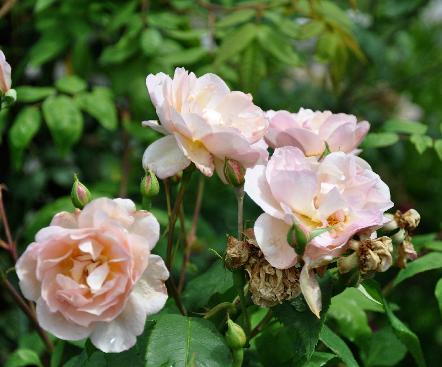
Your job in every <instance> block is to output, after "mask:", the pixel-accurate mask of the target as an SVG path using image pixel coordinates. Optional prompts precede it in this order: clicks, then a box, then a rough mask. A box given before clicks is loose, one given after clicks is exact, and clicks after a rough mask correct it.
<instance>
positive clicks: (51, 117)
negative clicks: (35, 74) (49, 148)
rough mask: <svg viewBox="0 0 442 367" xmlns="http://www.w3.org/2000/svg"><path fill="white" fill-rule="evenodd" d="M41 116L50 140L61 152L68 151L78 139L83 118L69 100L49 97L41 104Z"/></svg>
mask: <svg viewBox="0 0 442 367" xmlns="http://www.w3.org/2000/svg"><path fill="white" fill-rule="evenodd" d="M43 115H44V118H45V120H46V123H47V125H48V127H49V130H50V131H51V135H52V138H53V139H54V141H55V143H56V144H57V146H58V147H59V148H60V150H61V151H62V152H66V151H68V150H69V149H70V147H71V146H72V145H73V144H75V143H76V142H77V141H78V140H79V139H80V137H81V133H82V132H83V116H82V115H81V112H80V110H79V109H78V107H77V105H76V104H75V102H74V101H73V100H72V99H71V98H69V97H67V96H57V97H49V98H48V99H46V100H45V101H44V102H43Z"/></svg>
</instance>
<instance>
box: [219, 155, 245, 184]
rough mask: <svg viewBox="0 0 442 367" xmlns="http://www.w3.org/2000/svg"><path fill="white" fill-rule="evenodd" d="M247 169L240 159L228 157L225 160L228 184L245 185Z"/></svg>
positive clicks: (225, 173)
mask: <svg viewBox="0 0 442 367" xmlns="http://www.w3.org/2000/svg"><path fill="white" fill-rule="evenodd" d="M245 173H246V170H245V168H244V167H243V166H241V164H240V163H239V162H238V161H235V160H234V159H228V158H226V159H225V160H224V176H225V177H226V181H227V183H228V184H230V185H232V186H233V187H240V186H242V185H244V175H245Z"/></svg>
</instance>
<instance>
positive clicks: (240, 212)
mask: <svg viewBox="0 0 442 367" xmlns="http://www.w3.org/2000/svg"><path fill="white" fill-rule="evenodd" d="M235 196H236V202H237V217H238V222H237V225H238V239H239V240H241V239H242V236H243V231H244V224H243V223H244V219H243V218H244V186H243V185H242V186H240V187H237V188H235Z"/></svg>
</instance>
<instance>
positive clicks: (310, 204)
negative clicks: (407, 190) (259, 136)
mask: <svg viewBox="0 0 442 367" xmlns="http://www.w3.org/2000/svg"><path fill="white" fill-rule="evenodd" d="M245 191H246V193H247V194H248V195H249V196H250V197H251V198H252V200H254V201H255V202H256V203H257V204H258V205H259V206H260V207H261V208H262V209H263V210H264V213H263V214H261V215H260V216H259V217H258V219H257V220H256V222H255V226H254V232H255V237H256V241H257V244H258V246H259V247H260V249H261V251H262V252H263V254H264V256H265V258H266V260H267V261H268V262H269V263H270V264H271V265H272V266H274V267H276V268H280V269H286V268H289V267H291V266H293V265H295V264H296V263H297V262H298V261H299V260H300V259H299V258H298V255H297V254H296V252H295V250H294V248H293V247H292V246H290V245H289V243H288V242H287V234H288V232H289V230H290V228H291V226H292V225H293V224H294V223H295V224H296V225H297V226H299V227H300V228H301V230H302V231H304V232H305V233H306V234H309V233H310V232H312V231H314V230H317V229H320V228H326V229H327V230H326V231H325V232H323V233H322V234H320V235H318V236H316V237H314V238H313V239H312V240H311V241H310V242H308V244H307V246H306V248H305V252H304V254H303V257H302V260H303V261H304V264H305V265H304V267H303V269H302V272H301V276H300V286H301V290H302V292H303V294H304V296H305V298H306V300H307V303H308V304H309V306H310V308H311V309H312V311H313V312H314V313H315V314H316V315H319V311H320V309H321V305H320V290H319V285H318V283H317V281H316V278H315V276H314V274H313V272H312V269H314V268H315V267H318V266H322V265H324V264H327V263H328V262H330V261H331V260H332V259H334V258H335V257H337V256H340V255H341V254H342V253H343V252H344V251H345V250H346V244H347V242H348V240H349V239H350V238H351V237H352V236H353V235H355V234H357V233H359V232H361V231H368V230H374V229H376V228H378V227H380V226H382V225H383V224H384V223H386V222H387V221H388V220H389V219H388V218H386V217H384V212H385V211H386V210H387V209H389V208H391V207H392V205H393V204H392V202H391V200H390V191H389V188H388V186H387V185H386V184H385V183H384V182H382V180H381V179H380V177H379V176H378V175H377V174H376V173H374V172H373V171H372V170H371V168H370V166H369V165H368V163H367V162H365V161H364V160H363V159H361V158H359V157H357V156H355V155H352V154H346V153H343V152H335V153H330V154H329V155H327V156H326V157H325V158H324V159H323V160H322V161H318V160H317V159H316V158H315V157H306V156H305V155H304V154H303V152H302V151H301V150H300V149H298V148H295V147H284V148H277V149H275V152H274V154H273V156H272V157H271V158H270V160H269V162H268V163H267V165H257V166H255V167H254V168H251V169H248V170H247V172H246V180H245Z"/></svg>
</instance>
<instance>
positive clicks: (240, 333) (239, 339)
mask: <svg viewBox="0 0 442 367" xmlns="http://www.w3.org/2000/svg"><path fill="white" fill-rule="evenodd" d="M226 342H227V345H228V346H229V347H230V348H231V349H233V350H235V349H241V348H243V347H244V346H245V345H246V342H247V337H246V333H245V332H244V330H243V329H242V327H241V326H239V325H238V324H236V323H235V322H233V321H232V320H230V319H228V320H227V331H226Z"/></svg>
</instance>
